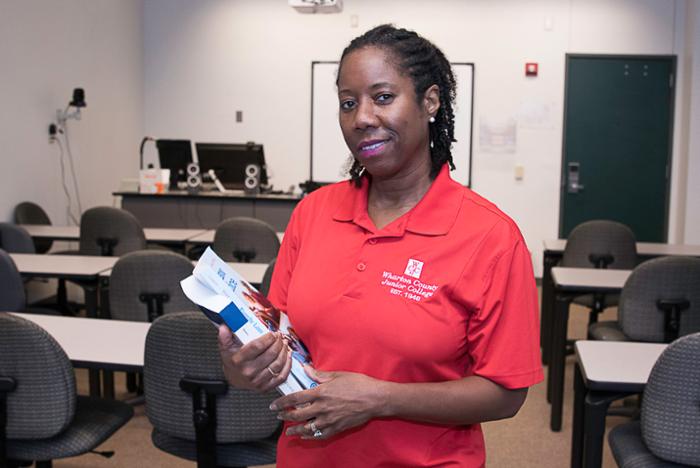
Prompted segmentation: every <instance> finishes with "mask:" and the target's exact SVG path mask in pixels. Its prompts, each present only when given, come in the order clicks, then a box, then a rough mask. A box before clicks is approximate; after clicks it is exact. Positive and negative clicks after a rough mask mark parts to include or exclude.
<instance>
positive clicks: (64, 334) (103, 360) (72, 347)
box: [13, 312, 151, 372]
mask: <svg viewBox="0 0 700 468" xmlns="http://www.w3.org/2000/svg"><path fill="white" fill-rule="evenodd" d="M13 314H14V315H17V316H19V317H22V318H25V319H27V320H31V321H32V322H34V323H36V324H37V325H39V326H40V327H41V328H43V329H44V330H46V331H47V332H49V334H50V335H51V336H53V337H54V339H55V340H56V341H57V342H58V344H59V345H61V347H62V348H63V350H64V351H65V352H66V354H67V355H68V359H70V360H71V362H72V363H73V365H74V366H75V367H81V368H88V369H106V370H113V371H133V372H138V371H141V370H143V350H144V347H145V344H146V334H147V333H148V329H149V328H150V326H151V324H150V323H148V322H127V321H123V320H109V319H96V318H82V317H64V316H57V315H41V314H21V313H14V312H13Z"/></svg>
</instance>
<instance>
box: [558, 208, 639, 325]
mask: <svg viewBox="0 0 700 468" xmlns="http://www.w3.org/2000/svg"><path fill="white" fill-rule="evenodd" d="M636 264H637V241H636V239H635V237H634V233H633V232H632V230H631V229H630V228H629V227H627V226H625V225H624V224H621V223H618V222H615V221H607V220H594V221H586V222H585V223H582V224H579V225H578V226H576V227H575V228H574V229H573V230H572V231H571V233H570V234H569V237H568V239H567V240H566V247H565V248H564V255H563V257H562V259H561V264H560V266H563V267H573V268H610V269H615V270H631V269H632V268H634V267H635V265H636ZM618 299H619V296H618V295H617V294H605V295H604V294H585V295H582V296H578V297H576V298H574V300H573V302H574V303H575V304H579V305H582V306H585V307H588V308H589V309H591V312H590V314H589V320H588V321H589V323H595V322H597V321H598V314H600V312H602V311H603V310H605V309H606V308H607V307H611V306H614V305H617V302H618Z"/></svg>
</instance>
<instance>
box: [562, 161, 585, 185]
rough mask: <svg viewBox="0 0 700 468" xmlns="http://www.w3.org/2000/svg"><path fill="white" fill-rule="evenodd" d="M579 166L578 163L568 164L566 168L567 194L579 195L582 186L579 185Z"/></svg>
mask: <svg viewBox="0 0 700 468" xmlns="http://www.w3.org/2000/svg"><path fill="white" fill-rule="evenodd" d="M580 176H581V165H580V164H579V163H578V162H570V163H568V164H567V167H566V191H567V192H568V193H579V192H581V191H583V189H584V186H583V184H582V183H580Z"/></svg>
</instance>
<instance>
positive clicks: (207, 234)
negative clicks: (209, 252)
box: [187, 229, 284, 244]
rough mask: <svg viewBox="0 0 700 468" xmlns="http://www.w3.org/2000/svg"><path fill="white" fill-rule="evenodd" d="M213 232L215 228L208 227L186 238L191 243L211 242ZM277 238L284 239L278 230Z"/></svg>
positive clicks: (282, 233) (212, 240)
mask: <svg viewBox="0 0 700 468" xmlns="http://www.w3.org/2000/svg"><path fill="white" fill-rule="evenodd" d="M215 233H216V229H209V230H207V231H204V232H202V233H201V234H199V235H196V236H194V237H191V238H190V239H188V240H187V242H189V243H191V244H212V243H213V242H214V234H215ZM277 238H278V239H279V240H280V242H282V239H284V232H278V233H277Z"/></svg>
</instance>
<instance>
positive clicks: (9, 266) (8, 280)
mask: <svg viewBox="0 0 700 468" xmlns="http://www.w3.org/2000/svg"><path fill="white" fill-rule="evenodd" d="M0 311H5V312H27V313H35V314H44V315H58V311H56V310H53V309H46V308H41V307H27V296H26V293H25V291H24V281H22V275H21V274H20V272H19V271H18V270H17V266H16V265H15V262H14V261H12V257H10V256H9V255H8V254H7V252H5V251H4V250H3V249H0Z"/></svg>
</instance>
